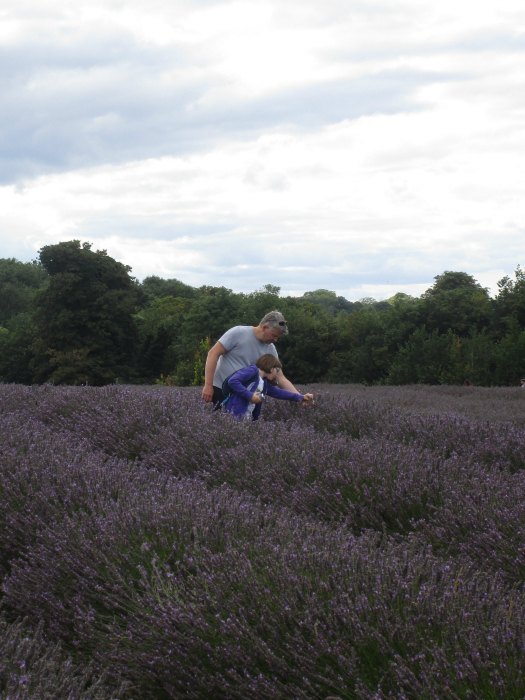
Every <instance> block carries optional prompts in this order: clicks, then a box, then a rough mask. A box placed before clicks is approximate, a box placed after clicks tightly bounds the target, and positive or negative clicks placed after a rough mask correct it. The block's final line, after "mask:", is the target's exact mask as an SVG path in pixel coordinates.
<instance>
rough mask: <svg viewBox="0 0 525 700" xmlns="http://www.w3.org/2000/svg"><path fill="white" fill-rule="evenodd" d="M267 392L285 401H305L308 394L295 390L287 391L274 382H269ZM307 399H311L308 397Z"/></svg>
mask: <svg viewBox="0 0 525 700" xmlns="http://www.w3.org/2000/svg"><path fill="white" fill-rule="evenodd" d="M266 393H267V394H268V396H271V397H273V398H274V399H282V400H283V401H304V400H305V398H306V396H308V394H305V395H304V396H303V394H299V393H297V394H296V393H294V392H293V391H286V389H280V388H279V387H278V386H275V385H274V384H270V383H268V384H267V385H266ZM306 400H307V401H308V400H309V399H306Z"/></svg>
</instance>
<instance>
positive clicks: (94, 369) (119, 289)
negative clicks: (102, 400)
mask: <svg viewBox="0 0 525 700" xmlns="http://www.w3.org/2000/svg"><path fill="white" fill-rule="evenodd" d="M40 262H41V263H42V266H43V267H44V269H45V270H46V271H47V272H48V274H49V284H48V286H47V287H46V288H45V289H43V290H42V291H41V292H40V293H39V295H38V296H37V299H36V317H35V318H36V322H37V324H38V328H39V353H38V357H37V358H36V360H35V362H36V374H37V378H38V379H39V380H40V381H52V382H55V383H69V384H79V383H89V384H96V385H99V384H106V383H108V382H112V381H115V380H116V379H117V378H119V377H122V376H123V375H124V376H126V375H127V374H128V373H129V371H130V367H131V361H132V353H133V347H134V342H135V335H136V330H135V324H134V320H133V313H134V311H135V307H136V302H137V285H136V283H135V281H134V280H133V279H132V278H131V277H130V275H129V272H130V268H129V267H127V266H125V265H122V264H121V263H119V262H117V261H116V260H114V259H113V258H111V257H110V256H108V254H107V253H106V251H96V252H95V251H92V250H91V245H90V244H89V243H83V244H82V245H81V244H80V242H79V241H68V242H66V243H58V244H57V245H49V246H45V247H44V248H42V250H41V251H40Z"/></svg>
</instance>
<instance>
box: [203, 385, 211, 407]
mask: <svg viewBox="0 0 525 700" xmlns="http://www.w3.org/2000/svg"><path fill="white" fill-rule="evenodd" d="M202 398H203V399H204V401H206V403H210V401H212V400H213V384H205V385H204V387H203V389H202Z"/></svg>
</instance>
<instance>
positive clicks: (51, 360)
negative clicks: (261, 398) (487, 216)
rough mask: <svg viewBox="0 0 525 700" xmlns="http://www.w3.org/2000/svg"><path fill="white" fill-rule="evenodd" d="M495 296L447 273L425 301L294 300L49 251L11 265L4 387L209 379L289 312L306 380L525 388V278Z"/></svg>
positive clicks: (94, 255) (289, 360) (101, 255)
mask: <svg viewBox="0 0 525 700" xmlns="http://www.w3.org/2000/svg"><path fill="white" fill-rule="evenodd" d="M498 289H499V291H498V294H497V296H496V297H495V298H493V299H491V298H490V297H489V295H488V292H487V290H486V289H484V288H483V287H482V286H481V285H480V284H479V283H478V282H477V281H476V280H475V279H474V278H473V277H472V276H471V275H468V274H467V273H465V272H452V271H445V272H443V273H442V274H440V275H437V276H436V277H435V279H434V284H433V285H432V286H431V287H430V288H429V289H428V290H427V291H426V292H425V293H424V294H423V295H422V296H421V297H419V298H414V297H411V296H409V295H407V294H403V293H398V294H395V295H394V296H392V297H391V298H390V299H388V300H387V301H381V302H377V301H376V300H374V299H371V298H365V299H361V300H360V301H357V302H350V301H347V300H346V299H345V298H344V297H341V296H338V295H337V294H336V293H335V292H333V291H331V290H328V289H316V290H313V291H308V292H305V293H304V294H303V296H302V297H282V296H281V289H280V287H278V286H277V285H275V284H265V285H263V286H262V287H261V288H260V289H258V290H256V291H254V292H252V293H250V294H240V293H235V292H233V291H232V290H231V289H228V288H226V287H214V286H202V287H200V288H194V287H191V286H189V285H187V284H185V283H183V282H181V281H180V280H177V279H167V280H164V279H161V278H160V277H158V276H150V277H147V278H146V279H145V280H144V281H143V282H142V283H141V284H139V283H137V282H136V281H135V280H134V279H133V278H132V277H130V268H128V267H126V266H125V265H122V264H121V263H119V262H117V261H116V260H113V259H112V258H110V257H109V256H108V255H107V253H106V251H96V252H95V251H92V250H91V245H90V244H89V243H82V244H81V243H80V242H79V241H67V242H64V243H60V244H58V245H52V246H45V247H44V248H42V250H41V251H40V260H39V261H38V262H34V263H29V264H28V263H19V262H17V261H16V260H12V259H7V260H0V381H4V382H22V383H32V382H54V383H65V384H106V383H108V382H113V381H117V380H120V381H133V382H138V383H155V382H161V383H167V384H176V385H199V384H201V383H202V381H203V373H204V365H205V362H206V355H207V352H208V350H209V348H210V347H211V346H212V345H213V344H214V343H215V341H216V340H218V338H219V337H220V336H221V335H222V334H223V333H224V332H225V331H226V330H227V329H228V328H231V327H232V326H234V325H257V324H258V323H259V321H260V319H261V318H262V317H263V316H264V314H265V313H267V312H268V311H269V310H271V309H279V310H281V311H282V312H283V313H284V315H285V316H286V318H287V320H288V323H289V329H290V333H289V335H287V336H284V337H283V338H282V339H281V340H280V341H279V354H280V356H281V359H282V360H283V363H284V366H285V371H286V374H287V375H288V376H289V377H290V378H291V379H292V381H294V382H295V383H296V384H308V383H312V382H325V381H328V382H352V383H364V384H380V383H389V384H412V383H427V384H443V383H453V384H463V383H464V382H466V381H467V382H471V383H473V384H480V385H487V386H489V385H495V384H511V385H517V384H518V383H519V380H520V378H521V377H522V376H525V360H524V358H525V272H524V271H523V270H522V269H521V267H520V266H518V267H517V269H516V271H515V276H514V279H511V278H510V277H504V278H503V279H502V280H501V281H500V282H499V284H498Z"/></svg>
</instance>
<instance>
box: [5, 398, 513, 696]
mask: <svg viewBox="0 0 525 700" xmlns="http://www.w3.org/2000/svg"><path fill="white" fill-rule="evenodd" d="M491 396H494V401H491V400H490V397H491ZM507 399H508V402H509V403H511V404H512V411H510V412H509V409H508V406H507V403H506V401H507ZM524 400H525V395H522V394H519V393H518V392H516V391H513V390H510V389H509V390H505V391H503V390H501V391H500V390H495V393H494V394H490V393H489V390H486V389H484V390H478V389H477V388H473V387H469V388H459V389H452V388H450V389H449V388H446V387H435V388H433V387H432V388H431V387H425V388H423V387H417V388H414V387H410V388H406V389H404V388H401V387H374V388H365V387H346V388H345V387H333V388H330V387H326V386H323V387H319V392H318V401H317V403H316V405H315V406H314V407H313V408H312V409H303V408H301V407H298V406H292V405H289V404H287V403H285V402H277V401H274V402H268V405H267V406H266V407H265V412H264V416H263V419H262V420H261V421H259V422H258V423H255V424H244V423H238V422H236V421H233V420H231V419H230V416H224V415H220V414H213V413H212V412H211V411H210V410H208V408H209V407H206V406H204V405H203V404H202V403H201V401H200V397H199V392H198V390H193V389H177V388H173V389H166V388H162V389H161V388H155V387H151V388H147V387H118V386H115V387H106V388H104V389H93V388H91V387H60V388H55V387H50V386H44V387H18V386H11V385H9V386H0V408H1V412H0V441H1V444H2V451H1V452H0V495H1V497H2V502H3V506H4V507H3V509H2V510H1V511H0V576H1V578H2V588H1V590H2V593H1V595H2V598H3V601H4V606H5V611H6V614H8V615H9V620H12V621H13V622H12V624H13V625H14V626H12V627H11V626H10V625H11V623H9V624H8V623H7V622H5V625H4V628H2V629H3V630H4V632H5V634H4V636H5V638H6V639H7V638H8V639H11V640H12V639H19V636H17V635H19V634H20V635H21V634H22V632H21V631H20V630H21V627H17V625H19V624H21V623H19V622H18V621H19V620H20V619H22V618H24V619H25V623H24V630H28V631H24V633H23V634H24V635H27V638H28V639H31V640H36V641H35V645H36V646H34V648H35V649H36V648H37V647H38V649H40V647H39V646H38V645H39V644H40V642H43V640H44V639H45V640H46V642H48V643H49V642H50V643H51V647H52V648H53V649H54V650H55V651H54V652H53V653H54V654H55V652H56V656H53V659H54V660H50V658H49V659H47V657H46V659H47V660H46V661H45V662H42V664H40V662H37V660H38V659H39V658H40V651H38V653H36V652H35V655H34V656H33V657H31V658H33V659H35V663H33V666H32V668H33V671H32V680H31V683H33V684H38V683H41V686H38V685H33V686H31V687H34V688H38V687H40V688H41V689H42V690H41V693H42V697H46V696H45V692H47V691H46V690H45V688H47V685H46V684H47V683H48V680H49V673H48V671H49V669H50V668H51V667H52V668H54V669H55V672H56V673H57V674H58V676H59V677H60V678H62V677H63V679H64V681H63V682H64V685H63V688H64V691H63V692H64V697H71V698H76V697H79V698H84V697H86V698H87V697H94V698H99V697H100V698H101V699H102V698H103V697H105V696H104V695H103V693H105V692H106V691H107V692H110V691H112V692H115V693H117V695H115V697H119V696H118V692H121V693H123V697H126V698H145V699H147V698H152V699H153V698H155V699H156V698H204V697H214V698H218V699H219V700H220V699H221V698H224V699H229V698H246V697H257V698H262V699H264V698H268V699H270V698H272V699H273V698H276V699H278V700H279V699H280V698H283V700H284V698H286V699H288V698H290V697H293V698H308V699H310V698H312V699H314V698H315V699H317V698H327V697H337V698H362V699H364V700H372V699H375V700H381V699H385V700H386V699H387V698H388V699H393V698H410V699H412V698H413V699H414V700H416V699H417V700H420V699H421V698H436V699H437V698H444V697H446V698H458V699H459V698H461V699H464V698H489V699H490V698H498V699H499V698H502V697H505V698H510V699H511V700H513V699H516V700H518V698H519V699H520V700H522V698H523V697H524V695H525V682H524V680H523V679H524V678H525V668H524V666H525V653H524V652H525V648H524V639H525V634H524V629H523V624H524V623H523V621H524V620H525V615H524V613H525V609H524V608H525V600H524V597H525V589H524V573H525V559H524V557H525V551H524V549H523V542H524V541H525V539H524V534H525V531H524V529H523V525H522V523H524V522H525V517H524V516H525V513H524V510H523V503H525V499H524V496H525V469H523V465H524V464H525V459H524V448H523V444H524V442H525V441H524V440H523V437H524V435H523V430H524V424H525V421H523V420H522V418H523V416H524V415H525V411H524V410H523V406H524V405H525V401H524ZM512 416H514V418H512ZM0 622H1V621H0ZM0 626H1V625H0ZM37 642H38V643H37ZM31 644H33V642H31ZM53 645H55V646H53ZM10 648H11V647H10ZM31 648H33V647H31ZM13 654H14V652H11V651H10V652H9V654H8V655H7V656H8V657H9V658H12V659H14V661H12V662H9V663H12V664H13V663H14V664H15V665H16V664H17V663H19V661H18V657H16V655H13ZM68 656H69V657H70V661H67V658H68ZM63 664H66V665H67V664H69V666H67V668H68V669H69V671H71V673H70V672H69V671H68V672H67V673H66V671H65V670H64V669H65V666H63ZM84 665H85V666H86V667H87V668H88V669H89V674H88V675H89V678H88V677H87V676H85V677H84V676H81V674H80V675H79V671H78V669H79V668H81V667H83V666H84ZM10 668H11V667H10ZM60 669H62V670H60ZM9 673H10V672H9ZM9 673H7V675H4V677H5V678H7V676H9ZM60 674H62V675H60ZM68 674H69V675H68ZM0 678H1V676H0ZM17 678H18V677H17ZM39 678H40V680H39ZM13 679H14V676H13ZM13 679H12V680H13ZM2 682H4V683H7V682H8V681H5V680H2ZM13 682H15V681H14V680H13ZM17 682H18V681H17ZM61 682H62V681H61ZM82 683H83V684H84V685H82ZM89 683H91V686H89ZM97 683H98V686H97ZM19 685H20V684H19ZM7 687H8V686H7V685H6V686H5V688H7ZM13 687H14V686H13ZM61 687H62V686H61ZM124 687H125V690H122V689H123V688H124ZM0 688H2V686H0ZM5 688H2V690H0V692H4V690H5ZM68 688H69V690H67V689H68ZM99 689H100V693H99V695H96V694H93V695H92V696H89V695H82V694H80V693H83V692H85V693H88V692H92V693H95V691H96V692H99ZM119 689H120V690H119ZM6 692H7V691H6ZM12 692H14V691H12ZM20 692H22V691H20ZM67 692H70V693H71V694H70V695H66V693H67ZM75 693H77V694H76V695H75ZM37 696H38V693H37ZM15 697H16V696H15ZM21 697H24V696H23V695H21ZM28 697H29V696H28Z"/></svg>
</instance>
